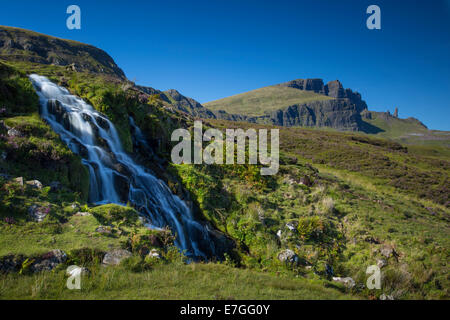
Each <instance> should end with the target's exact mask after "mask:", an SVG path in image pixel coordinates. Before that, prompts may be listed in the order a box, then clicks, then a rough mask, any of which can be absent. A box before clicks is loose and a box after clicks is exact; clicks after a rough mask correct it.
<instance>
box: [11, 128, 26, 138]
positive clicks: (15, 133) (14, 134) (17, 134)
mask: <svg viewBox="0 0 450 320" xmlns="http://www.w3.org/2000/svg"><path fill="white" fill-rule="evenodd" d="M8 136H10V137H22V136H23V134H22V132H20V131H19V130H17V129H15V128H11V129H9V130H8Z"/></svg>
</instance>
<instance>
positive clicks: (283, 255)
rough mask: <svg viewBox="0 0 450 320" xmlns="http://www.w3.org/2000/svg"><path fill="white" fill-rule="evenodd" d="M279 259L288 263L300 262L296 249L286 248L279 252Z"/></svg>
mask: <svg viewBox="0 0 450 320" xmlns="http://www.w3.org/2000/svg"><path fill="white" fill-rule="evenodd" d="M278 260H280V261H281V262H284V263H286V264H292V263H298V261H299V258H298V256H297V255H296V254H295V252H294V251H292V250H290V249H286V250H283V251H281V252H280V253H279V254H278Z"/></svg>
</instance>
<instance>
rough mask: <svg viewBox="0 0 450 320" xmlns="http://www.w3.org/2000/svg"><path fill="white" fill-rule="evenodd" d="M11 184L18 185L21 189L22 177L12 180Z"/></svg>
mask: <svg viewBox="0 0 450 320" xmlns="http://www.w3.org/2000/svg"><path fill="white" fill-rule="evenodd" d="M13 182H15V183H18V184H19V185H20V186H22V187H23V178H22V177H19V178H15V179H13Z"/></svg>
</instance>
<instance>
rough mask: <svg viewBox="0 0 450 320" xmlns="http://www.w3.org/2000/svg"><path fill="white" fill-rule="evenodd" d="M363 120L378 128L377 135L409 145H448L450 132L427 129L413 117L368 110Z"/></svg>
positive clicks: (449, 144) (449, 143) (449, 145)
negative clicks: (395, 115)
mask: <svg viewBox="0 0 450 320" xmlns="http://www.w3.org/2000/svg"><path fill="white" fill-rule="evenodd" d="M363 118H364V121H365V122H367V123H369V124H371V125H373V126H374V127H377V128H379V129H380V130H379V132H378V133H377V136H378V137H381V138H386V139H392V140H395V141H398V142H401V143H405V144H409V145H411V144H412V145H423V146H437V147H439V146H442V147H447V148H449V147H450V132H448V131H437V130H429V129H428V128H427V127H426V126H425V125H424V124H423V123H422V122H420V121H419V120H417V119H415V118H407V119H400V118H398V117H394V116H392V115H391V114H388V113H386V112H375V111H369V112H368V113H365V114H363Z"/></svg>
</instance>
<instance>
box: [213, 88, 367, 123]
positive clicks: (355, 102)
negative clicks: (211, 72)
mask: <svg viewBox="0 0 450 320" xmlns="http://www.w3.org/2000/svg"><path fill="white" fill-rule="evenodd" d="M205 107H206V108H209V109H211V110H213V111H215V114H216V116H217V118H219V119H224V120H238V121H243V120H244V121H249V122H253V123H266V124H273V125H279V126H286V127H292V126H303V127H328V128H334V129H338V130H346V131H364V132H371V131H373V128H372V127H371V126H370V125H367V124H365V123H364V122H363V121H362V120H361V116H360V112H361V111H363V110H366V109H367V105H366V103H365V102H364V101H363V100H362V99H361V95H360V94H359V93H357V92H353V91H352V90H350V89H344V87H343V86H342V84H341V83H340V82H339V81H338V80H336V81H331V82H329V83H328V84H326V85H325V84H324V82H323V80H322V79H297V80H293V81H289V82H286V83H281V84H278V85H274V86H269V87H265V88H261V89H256V90H253V91H250V92H246V93H242V94H238V95H236V96H232V97H228V98H224V99H220V100H217V101H212V102H208V103H206V104H205Z"/></svg>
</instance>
